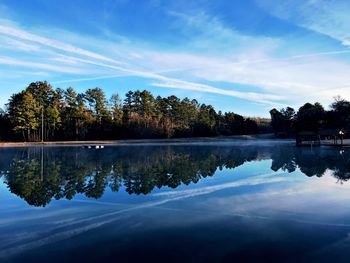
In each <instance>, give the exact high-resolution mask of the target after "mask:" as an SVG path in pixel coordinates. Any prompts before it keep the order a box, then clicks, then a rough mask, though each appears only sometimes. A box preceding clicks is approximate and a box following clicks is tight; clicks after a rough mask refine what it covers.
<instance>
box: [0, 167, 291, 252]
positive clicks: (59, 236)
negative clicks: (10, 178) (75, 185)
mask: <svg viewBox="0 0 350 263" xmlns="http://www.w3.org/2000/svg"><path fill="white" fill-rule="evenodd" d="M270 175H271V173H268V174H264V175H260V176H262V177H263V178H262V179H259V178H253V179H248V180H242V182H234V183H225V184H221V185H216V186H209V187H202V188H201V189H195V191H190V190H183V191H179V192H177V193H176V194H175V193H174V194H175V195H170V198H166V199H163V200H159V201H155V202H150V203H146V204H142V205H138V206H134V207H129V208H125V209H121V210H118V211H114V212H109V213H106V214H102V215H98V216H92V217H89V218H85V219H80V220H75V221H71V222H69V221H67V222H66V223H65V224H64V226H63V228H64V229H66V228H67V227H73V228H74V226H75V225H78V224H82V223H88V224H87V225H85V226H80V227H75V228H74V229H70V230H64V231H61V232H60V228H61V227H59V228H52V229H51V230H50V232H56V231H57V232H58V233H55V234H51V233H47V232H46V233H41V235H48V236H47V237H44V238H41V239H37V240H34V241H28V242H26V243H24V244H21V245H17V246H16V247H13V248H7V249H4V250H2V251H1V250H0V257H5V256H9V255H13V254H17V253H21V252H23V251H26V250H29V249H33V248H36V247H40V246H43V245H46V244H50V243H54V242H57V241H60V240H64V239H68V238H70V237H72V236H75V235H78V234H82V233H84V232H86V231H89V230H92V229H95V228H98V227H101V226H103V225H105V224H108V223H111V222H114V221H116V220H118V219H121V218H122V217H120V216H119V217H117V218H116V217H115V216H116V215H120V214H122V213H126V212H131V211H134V210H138V209H143V208H149V207H154V206H159V205H163V204H166V203H168V202H171V201H176V200H181V199H185V198H190V197H194V196H198V195H205V194H210V193H212V192H215V191H220V190H224V189H228V188H233V187H239V186H244V185H247V186H248V185H259V184H266V183H276V182H282V181H286V179H285V178H270V179H268V178H266V176H270ZM264 178H265V179H264ZM158 195H159V194H158ZM159 196H162V195H159ZM166 197H168V196H166ZM106 205H107V204H106ZM58 213H59V212H58ZM237 216H243V215H240V214H237ZM244 216H247V215H244ZM111 217H112V218H111ZM33 219H34V218H33ZM96 220H101V221H100V222H94V223H90V224H89V222H91V221H96ZM56 223H57V222H56ZM37 235H38V234H35V237H37ZM29 237H30V235H29V236H28V238H29ZM33 237H34V236H33ZM33 237H32V238H33ZM21 240H23V238H21V237H17V239H16V238H13V239H12V240H7V244H6V245H5V247H6V246H8V245H10V244H13V243H15V242H19V241H21Z"/></svg>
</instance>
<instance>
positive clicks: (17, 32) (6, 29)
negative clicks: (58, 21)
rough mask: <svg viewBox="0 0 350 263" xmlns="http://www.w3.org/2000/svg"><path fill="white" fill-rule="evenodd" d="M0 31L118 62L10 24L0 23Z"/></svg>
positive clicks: (90, 56)
mask: <svg viewBox="0 0 350 263" xmlns="http://www.w3.org/2000/svg"><path fill="white" fill-rule="evenodd" d="M0 33H1V34H5V35H9V36H13V37H16V38H20V39H24V40H28V41H32V42H35V43H38V44H41V45H44V46H49V47H52V48H55V49H58V50H62V51H66V52H70V53H74V54H78V55H83V56H86V57H89V58H93V59H98V60H103V61H107V62H110V63H118V61H115V60H113V59H110V58H108V57H106V56H103V55H100V54H96V53H94V52H91V51H88V50H85V49H82V48H79V47H76V46H73V45H70V44H66V43H63V42H60V41H56V40H52V39H49V38H46V37H42V36H39V35H35V34H31V33H28V32H26V31H24V30H21V29H18V28H14V27H11V26H5V25H0Z"/></svg>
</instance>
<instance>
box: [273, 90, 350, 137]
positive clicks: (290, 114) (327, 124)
mask: <svg viewBox="0 0 350 263" xmlns="http://www.w3.org/2000/svg"><path fill="white" fill-rule="evenodd" d="M270 115H271V126H272V128H273V131H274V133H275V135H276V136H277V137H294V136H295V134H296V133H298V132H302V131H310V132H315V133H317V132H319V131H321V130H343V131H344V132H345V135H348V132H347V131H349V130H350V102H349V101H347V100H345V99H343V98H342V97H340V96H337V97H335V98H334V102H333V103H332V104H331V105H330V107H329V110H326V109H325V108H324V107H323V106H322V105H321V104H320V103H318V102H316V103H314V104H312V103H305V104H304V105H302V106H301V107H300V108H299V109H298V111H297V112H296V111H295V110H294V109H293V108H291V107H286V108H283V109H281V110H277V109H272V110H271V111H270Z"/></svg>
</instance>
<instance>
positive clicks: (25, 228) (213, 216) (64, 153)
mask: <svg viewBox="0 0 350 263" xmlns="http://www.w3.org/2000/svg"><path fill="white" fill-rule="evenodd" d="M0 156H1V158H0V171H1V175H0V262H2V263H9V262H12V263H17V262H18V263H19V262H21V263H22V262H26V263H29V262H35V263H39V262H50V263H55V262H60V263H61V262H76V263H78V262H333V261H336V262H348V261H349V258H350V236H349V234H350V183H349V182H347V181H348V179H349V178H350V149H349V150H348V149H345V150H339V149H335V148H326V147H324V148H323V147H322V148H296V147H294V144H293V143H292V142H289V141H286V142H283V141H264V140H262V141H249V140H247V141H244V140H242V141H232V142H221V143H219V142H218V143H215V142H212V143H203V142H202V143H193V144H186V143H183V144H138V145H119V146H106V147H105V148H104V149H86V148H83V147H78V146H76V147H72V146H71V147H28V148H1V149H0Z"/></svg>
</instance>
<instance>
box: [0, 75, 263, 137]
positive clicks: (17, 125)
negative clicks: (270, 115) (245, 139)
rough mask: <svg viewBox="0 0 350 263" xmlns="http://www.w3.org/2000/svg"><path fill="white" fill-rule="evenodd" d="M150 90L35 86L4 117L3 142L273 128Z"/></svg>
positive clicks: (235, 132)
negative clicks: (115, 91)
mask: <svg viewBox="0 0 350 263" xmlns="http://www.w3.org/2000/svg"><path fill="white" fill-rule="evenodd" d="M260 120H261V119H251V118H246V117H243V116H241V115H239V114H236V113H233V112H225V113H222V112H221V111H218V112H216V111H215V109H214V108H213V106H211V105H206V104H201V103H199V102H198V101H197V100H195V99H192V100H191V99H189V98H183V99H180V98H178V97H176V96H169V97H160V96H157V97H154V96H153V95H152V94H151V92H149V91H147V90H143V91H140V90H136V91H129V92H128V93H127V94H125V99H124V100H123V101H122V100H121V97H120V96H119V95H118V94H113V95H112V96H111V97H110V98H109V99H107V98H106V95H105V93H104V91H103V90H102V89H100V88H91V89H88V90H86V92H84V93H78V92H77V91H76V90H74V89H73V88H72V87H69V88H67V89H61V88H53V87H52V86H51V85H50V84H49V83H48V82H45V81H44V82H42V81H39V82H33V83H31V84H30V85H29V86H28V87H27V88H25V89H24V90H22V91H21V92H19V93H16V94H13V95H12V96H11V98H10V99H9V102H8V104H6V107H5V109H4V110H1V112H0V126H1V131H0V140H3V141H54V140H95V139H99V140H103V139H129V138H171V137H195V136H219V135H225V136H227V135H239V134H256V133H258V132H264V131H266V130H268V129H269V123H268V122H263V121H260Z"/></svg>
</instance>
